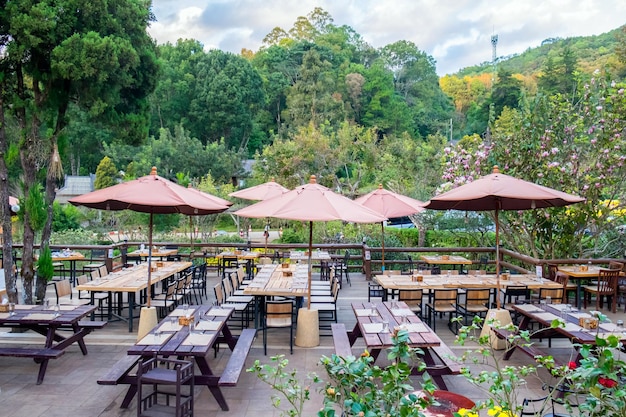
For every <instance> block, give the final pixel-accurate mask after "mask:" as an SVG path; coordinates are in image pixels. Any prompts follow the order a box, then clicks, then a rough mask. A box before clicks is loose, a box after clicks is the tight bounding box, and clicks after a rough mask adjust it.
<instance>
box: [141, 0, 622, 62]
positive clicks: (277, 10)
mask: <svg viewBox="0 0 626 417" xmlns="http://www.w3.org/2000/svg"><path fill="white" fill-rule="evenodd" d="M318 6H319V7H322V8H323V9H324V10H326V11H327V12H329V13H330V14H331V16H332V17H333V18H334V23H335V24H336V25H348V26H350V27H352V28H353V29H354V30H355V31H356V32H357V33H359V34H361V36H362V37H363V39H364V40H365V41H366V42H368V43H370V44H371V45H372V46H374V47H381V46H384V45H387V44H389V43H392V42H396V41H398V40H409V41H412V42H414V43H415V44H416V45H417V46H418V47H419V48H420V49H421V50H423V51H425V52H426V53H428V54H430V55H432V56H433V57H434V58H435V60H436V61H437V72H438V73H439V74H445V73H450V72H454V71H456V70H458V69H460V68H463V67H466V66H470V65H475V64H479V63H481V62H484V61H487V60H490V59H491V43H490V37H491V35H492V33H494V32H495V33H497V34H498V35H499V43H498V55H499V56H503V55H509V54H513V53H521V52H523V51H524V50H526V49H527V48H528V47H535V46H538V45H539V44H540V43H541V41H542V40H544V39H546V38H550V37H570V36H587V35H592V34H600V33H604V32H607V31H609V30H612V29H615V28H617V27H619V26H620V25H622V24H624V23H625V22H624V16H626V2H625V1H623V0H543V1H542V0H524V1H502V0H480V1H478V0H385V1H380V0H378V1H374V0H342V1H337V0H334V1H332V0H297V1H294V0H265V1H263V0H205V1H197V0H196V1H194V0H179V1H172V0H153V11H154V13H155V15H156V17H157V20H158V21H157V22H153V24H152V26H151V28H150V30H149V32H150V34H151V35H152V36H153V37H155V38H156V39H157V41H158V42H159V43H163V42H175V41H176V40H177V39H179V38H193V39H197V40H199V41H200V42H202V43H203V44H204V45H205V47H216V48H220V49H224V50H228V51H231V52H234V53H239V52H240V50H241V48H247V49H252V50H256V49H258V48H259V47H260V46H261V41H262V39H263V37H264V36H265V35H266V34H267V33H269V32H270V31H271V30H272V29H273V28H274V27H276V26H279V27H282V28H283V29H285V30H288V29H290V28H291V26H292V25H293V23H294V22H295V21H296V19H297V17H298V16H305V15H307V14H308V13H310V12H311V11H312V10H313V9H314V8H315V7H318Z"/></svg>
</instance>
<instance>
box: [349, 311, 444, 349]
mask: <svg viewBox="0 0 626 417" xmlns="http://www.w3.org/2000/svg"><path fill="white" fill-rule="evenodd" d="M372 309H374V310H375V314H376V315H373V313H372ZM352 311H353V312H354V314H355V316H356V319H357V325H358V328H359V329H360V333H361V334H360V335H359V336H362V337H363V340H364V341H365V344H366V345H367V347H368V348H369V349H370V350H374V349H376V350H378V349H384V348H389V347H391V346H393V344H392V341H391V336H392V332H394V331H395V329H396V328H398V329H401V328H403V327H404V328H405V329H406V330H408V332H409V345H410V346H412V347H421V348H427V347H434V346H439V345H440V344H441V343H442V342H441V339H440V338H439V336H437V335H436V334H435V333H434V332H433V331H432V329H431V328H430V327H428V325H427V324H426V323H424V322H423V321H422V320H421V319H420V318H419V317H417V315H416V314H415V313H414V312H413V311H411V310H410V309H409V307H408V306H407V305H406V304H405V303H404V302H402V301H398V302H384V303H382V302H379V303H368V302H359V303H352ZM383 322H387V323H388V324H389V330H388V331H387V332H385V331H383V330H382V323H383Z"/></svg>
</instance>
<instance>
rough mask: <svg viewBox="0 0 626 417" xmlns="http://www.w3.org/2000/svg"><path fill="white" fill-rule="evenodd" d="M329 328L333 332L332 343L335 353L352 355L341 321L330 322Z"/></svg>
mask: <svg viewBox="0 0 626 417" xmlns="http://www.w3.org/2000/svg"><path fill="white" fill-rule="evenodd" d="M330 329H331V331H332V333H333V344H334V346H335V354H336V355H338V356H343V357H344V358H345V357H347V356H354V355H353V353H352V346H351V345H350V338H349V336H348V331H347V330H346V326H345V325H344V324H343V323H332V324H331V325H330Z"/></svg>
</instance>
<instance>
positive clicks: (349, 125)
mask: <svg viewBox="0 0 626 417" xmlns="http://www.w3.org/2000/svg"><path fill="white" fill-rule="evenodd" d="M119 2H120V7H122V6H123V7H127V8H129V9H130V10H132V11H133V13H135V14H136V15H137V16H138V17H136V18H135V20H137V21H138V23H136V24H135V25H136V26H137V29H135V27H134V26H133V25H132V24H130V23H129V24H128V25H127V26H128V28H129V30H128V33H123V36H124V38H123V39H122V40H120V41H119V42H118V44H119V45H117V44H116V45H113V44H112V43H111V42H112V41H110V38H109V37H108V36H110V32H111V29H110V28H109V26H108V23H107V22H100V20H98V19H99V16H101V15H103V14H104V15H106V16H109V14H107V13H108V12H103V11H99V10H96V9H94V10H95V11H94V12H93V15H94V17H93V21H89V22H87V23H85V22H83V21H82V20H81V19H82V18H83V17H82V16H77V17H71V16H70V17H67V19H69V21H68V22H67V23H66V24H65V26H63V27H59V28H56V27H53V28H54V29H55V30H58V31H59V34H58V39H54V42H53V41H50V43H49V44H48V43H45V42H43V41H41V40H40V39H39V38H36V39H34V40H32V37H31V36H30V34H31V32H32V31H33V28H31V27H30V26H27V27H26V28H24V34H22V33H4V31H9V30H13V28H14V27H18V23H20V22H22V21H24V19H27V16H29V15H28V13H29V11H28V10H26V9H24V10H22V9H21V8H20V7H21V5H20V4H18V3H10V4H11V8H9V9H10V10H9V9H7V10H8V11H7V12H6V13H5V14H0V30H2V31H3V32H2V33H1V34H0V35H2V36H0V47H5V46H4V45H5V44H6V45H7V46H6V48H7V49H6V50H7V51H10V52H11V54H15V51H22V50H23V51H27V52H24V53H23V56H20V55H19V54H17V55H15V58H14V55H11V54H8V55H7V56H8V57H10V58H11V60H4V61H3V64H6V65H5V67H3V68H6V74H8V75H7V77H6V78H5V79H4V84H3V87H4V90H2V94H3V96H2V98H3V100H4V101H3V102H0V110H2V112H0V113H1V115H2V116H3V117H4V116H6V122H5V123H4V124H2V125H1V126H2V130H0V133H1V134H2V135H5V136H1V135H0V139H2V138H3V137H5V138H6V142H4V144H5V145H7V147H6V150H5V151H4V152H5V155H6V158H5V159H6V163H7V166H6V171H7V172H8V175H7V176H8V178H9V181H10V182H11V185H12V186H13V187H14V188H15V189H16V194H18V195H19V194H20V185H19V184H20V176H22V175H24V172H25V171H24V167H25V166H28V167H31V168H32V169H31V170H30V171H28V174H29V175H30V177H29V181H31V182H34V181H35V180H38V181H40V182H42V184H43V183H45V184H46V190H48V191H47V192H48V194H47V197H46V198H53V197H54V193H53V189H54V186H57V185H58V186H61V185H62V181H58V183H57V182H56V181H57V177H62V176H61V175H60V172H61V167H62V168H64V172H65V173H66V174H74V175H76V174H81V175H85V174H88V173H94V172H96V171H97V169H98V167H99V165H100V170H99V172H100V173H103V172H111V173H113V172H116V173H119V175H115V176H114V178H111V179H110V181H103V180H102V179H101V178H100V179H99V181H98V183H99V184H107V183H111V181H118V180H124V179H128V178H134V177H137V176H140V175H145V174H146V173H148V172H149V171H150V167H151V166H153V165H156V166H157V168H158V172H159V174H161V175H163V176H165V177H167V178H170V179H176V180H177V181H179V182H181V183H184V184H193V185H195V186H198V187H200V188H203V189H208V190H210V191H211V192H215V193H221V194H222V196H224V194H225V193H226V192H227V191H228V190H232V187H233V181H235V180H237V179H242V178H243V179H245V180H246V181H247V185H254V184H255V183H259V182H262V181H267V180H269V179H270V178H275V179H276V180H277V181H278V182H280V183H282V184H283V185H285V186H287V187H293V186H296V185H298V184H302V183H304V182H305V181H306V180H307V179H308V178H309V175H311V174H315V175H317V177H318V181H319V182H320V183H322V184H323V185H326V186H328V187H331V188H332V189H333V190H336V191H338V192H341V193H343V194H345V195H348V196H355V195H359V194H362V193H365V192H367V191H369V190H371V189H373V188H375V187H377V186H378V184H383V185H384V186H385V187H386V188H388V189H391V190H393V191H397V192H400V193H403V194H407V195H409V196H412V197H415V198H418V199H422V200H427V199H429V198H430V197H431V196H432V195H433V194H434V193H436V192H438V191H440V190H443V189H445V188H447V187H451V186H454V185H458V184H461V183H464V182H467V181H470V180H472V179H474V178H476V177H477V176H479V175H481V174H484V173H486V172H489V171H490V168H491V166H492V165H494V164H498V165H500V166H501V167H502V169H503V170H505V171H507V172H511V173H513V174H515V175H518V176H520V177H522V178H525V179H528V180H531V181H533V182H539V183H541V184H544V185H546V186H550V187H555V188H559V189H563V191H567V192H572V193H575V194H580V195H582V196H584V197H585V198H587V201H586V203H585V204H581V205H578V206H576V207H575V208H572V209H569V211H568V212H567V216H562V215H561V216H557V214H562V213H558V212H546V211H544V212H541V214H540V216H543V217H532V216H531V215H525V217H522V216H519V215H517V214H516V213H514V214H513V215H512V216H511V218H510V219H508V220H509V221H508V222H507V221H506V220H507V219H504V220H505V221H504V222H503V233H504V235H505V236H506V235H508V243H509V244H510V245H511V246H512V247H514V246H516V247H517V249H520V250H522V248H523V250H522V251H529V252H532V254H533V255H535V256H544V255H546V256H551V257H558V256H567V255H570V256H571V255H573V254H581V253H583V252H584V251H587V250H595V248H596V247H597V246H598V245H601V244H603V245H607V246H610V245H609V244H608V243H607V242H601V241H600V239H595V240H592V239H591V238H589V236H597V234H596V233H600V232H602V231H604V230H609V229H612V228H614V227H613V225H615V224H616V222H617V223H626V219H625V218H624V215H623V214H620V215H619V216H618V215H616V214H615V213H616V212H615V210H616V208H621V207H622V206H623V203H622V202H623V201H624V200H625V199H624V190H623V186H622V184H623V181H624V180H625V179H626V167H625V161H626V156H625V154H624V149H625V147H626V144H625V143H624V137H625V136H626V131H625V129H626V127H625V123H626V122H625V121H624V119H625V117H626V116H625V115H626V99H625V98H624V77H625V76H626V32H625V31H626V27H622V28H620V29H618V30H612V31H610V32H607V33H606V34H604V35H600V36H593V37H581V38H571V39H562V40H558V39H552V40H547V41H546V42H544V45H542V46H541V47H539V48H534V49H531V50H528V51H526V52H524V53H523V54H520V55H519V56H514V57H507V58H506V59H505V58H503V59H501V60H500V61H499V62H498V63H497V73H493V67H492V65H491V63H488V64H483V65H480V66H477V67H472V68H466V69H464V70H463V71H461V72H459V73H458V74H454V75H448V76H445V77H442V78H439V77H438V76H437V73H436V63H435V61H434V59H433V58H432V57H431V56H430V55H428V53H427V52H425V51H422V50H420V46H419V45H415V44H413V43H411V42H408V41H397V42H395V43H392V44H389V45H385V46H383V47H380V48H374V47H372V46H371V45H369V44H368V42H367V39H364V38H363V37H362V36H361V35H360V34H359V33H357V32H356V31H355V30H354V29H352V28H351V27H349V26H346V25H342V24H341V23H335V22H334V20H333V18H332V16H330V15H329V14H328V13H327V12H326V11H324V10H322V9H320V8H316V9H314V10H313V11H311V13H309V14H308V15H307V16H301V17H299V18H297V20H296V21H295V22H294V23H293V25H292V27H290V28H281V27H276V28H274V29H273V30H272V31H271V32H270V33H268V34H267V35H266V36H265V39H264V42H263V46H262V47H261V48H260V49H259V50H256V51H252V50H242V51H241V53H240V54H232V53H228V52H224V51H220V50H209V51H207V50H205V49H204V46H203V45H202V44H201V43H200V42H198V41H196V40H193V39H181V40H179V41H178V42H177V43H176V44H165V45H159V46H157V45H154V43H153V42H152V40H150V39H149V38H147V36H146V32H145V26H146V25H147V21H148V20H149V18H150V13H149V9H147V8H149V6H147V5H141V4H139V3H135V2H131V1H130V0H120V1H119ZM48 3H49V7H48V8H46V10H45V11H46V13H47V15H50V18H49V19H47V20H46V21H47V22H50V25H51V26H54V22H56V21H58V19H56V20H55V16H56V15H55V13H57V14H58V15H59V17H63V16H61V15H62V12H63V10H64V8H63V7H60V6H58V5H57V3H58V2H52V1H50V2H48ZM24 7H25V6H24ZM13 9H16V10H13ZM42 13H43V12H42ZM111 15H112V14H111ZM88 16H91V15H90V14H88ZM3 19H7V22H4V20H3ZM9 20H10V21H11V22H13V23H11V22H9ZM34 21H36V19H35V18H34V19H33V20H32V21H31V20H29V19H27V20H26V22H27V23H29V22H34ZM9 23H11V24H12V25H13V26H11V24H9ZM33 24H34V23H33ZM35 26H36V25H35ZM83 26H84V27H83ZM67 28H70V29H71V30H70V29H67ZM37 29H38V30H39V28H37ZM609 29H611V28H607V30H609ZM41 30H44V29H41ZM50 30H52V29H50ZM81 31H82V32H81ZM83 32H85V33H83ZM37 33H39V32H37ZM45 33H46V32H45V31H44V33H43V34H41V35H40V36H41V37H42V38H46V36H44V35H45ZM20 36H23V38H24V39H22V38H21V37H20ZM98 36H100V37H101V38H102V39H100V38H98ZM120 36H121V35H120ZM78 38H79V39H78ZM92 38H97V39H99V42H100V43H101V44H100V43H98V42H95V41H94V40H93V39H92ZM16 39H19V41H20V42H22V43H25V44H26V46H23V45H22V44H20V45H19V47H16V46H15V45H14V44H15V43H19V42H17V41H14V40H16ZM31 41H32V45H30V44H28V43H29V42H31ZM2 42H4V43H2ZM55 42H56V43H55ZM57 44H58V45H57ZM59 45H61V46H62V47H61V46H59ZM131 46H133V47H132V48H131ZM13 47H15V48H16V49H14V50H13V49H10V48H13ZM20 48H22V49H20ZM29 48H30V49H29ZM31 49H32V50H33V51H35V52H36V53H37V54H36V55H32V53H31V52H28V51H31ZM33 57H35V58H37V59H40V60H41V62H33V63H31V62H30V61H29V59H33ZM22 61H25V62H29V66H28V69H29V70H31V71H32V73H28V74H27V76H26V77H25V78H24V76H23V75H22V74H21V73H20V69H21V68H22V67H23V65H22ZM109 61H111V62H109ZM81 68H84V70H83V71H82V72H81V71H79V69H81ZM41 74H43V75H44V78H43V79H42V81H41V82H40V83H30V81H31V80H32V79H33V77H39V76H41ZM24 80H26V81H24ZM49 80H52V81H50V82H49V84H46V83H45V82H46V81H49ZM0 81H1V80H0ZM68 86H69V87H68ZM24 87H28V88H31V89H32V90H33V91H29V92H28V94H25V93H24V91H23V90H24ZM42 87H46V88H47V89H49V90H51V93H50V96H49V97H50V98H52V99H54V100H53V101H54V104H55V106H57V107H58V114H54V113H52V112H51V111H50V109H49V108H48V107H42V108H39V109H37V108H36V105H37V104H38V103H39V102H38V101H37V98H38V97H39V96H38V94H40V93H41V91H40V89H41V88H42ZM46 92H48V91H47V90H46ZM27 100H30V102H32V106H31V107H28V106H24V104H23V103H28V101H27ZM2 103H8V105H6V106H4V107H3V106H2ZM33 108H35V109H36V110H37V112H35V115H36V117H31V116H30V113H29V112H30V111H33V110H32V109H33ZM25 120H28V121H29V122H31V123H32V126H29V127H28V128H26V123H25ZM34 133H37V135H35V136H37V141H36V142H35V143H36V144H37V146H32V147H31V148H29V146H28V144H29V143H30V142H28V141H27V140H24V138H29V137H31V136H33V135H34ZM49 136H50V137H51V138H52V139H51V140H50V141H47V139H48V138H49ZM44 139H46V140H44ZM2 144H3V142H2V140H0V145H2ZM0 151H2V148H1V147H0ZM27 151H30V152H27ZM105 156H106V157H108V158H107V159H104V157H105ZM251 158H253V159H254V160H255V163H254V166H253V170H252V174H251V175H248V174H247V173H244V171H243V161H245V160H248V159H251ZM25 162H28V163H29V164H30V165H29V164H25ZM1 168H2V165H1V164H0V169H1ZM105 168H106V169H105ZM51 173H54V174H55V175H56V176H57V177H51V175H50V174H51ZM46 174H48V175H46ZM32 190H34V191H32V192H33V193H37V192H38V191H37V190H35V189H34V188H32ZM22 192H23V190H22ZM49 211H50V213H51V212H52V210H51V209H50V210H49ZM545 213H548V215H547V216H546V214H545ZM620 213H621V212H620ZM533 215H535V216H536V214H533ZM50 216H51V214H50ZM504 216H506V215H503V217H504ZM521 219H523V220H524V221H523V222H522V223H516V222H518V221H520V220H521ZM556 219H560V220H556ZM556 234H558V235H559V236H561V238H559V239H555V238H554V237H555V235H556ZM590 248H591V249H590Z"/></svg>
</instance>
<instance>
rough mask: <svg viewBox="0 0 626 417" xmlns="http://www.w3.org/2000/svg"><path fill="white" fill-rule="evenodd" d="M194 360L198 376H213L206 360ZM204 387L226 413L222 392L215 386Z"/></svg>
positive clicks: (198, 358) (200, 358)
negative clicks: (198, 371) (198, 372)
mask: <svg viewBox="0 0 626 417" xmlns="http://www.w3.org/2000/svg"><path fill="white" fill-rule="evenodd" d="M195 359H196V364H197V365H198V369H199V370H200V374H202V375H203V376H211V375H213V372H212V371H211V367H210V366H209V363H208V362H207V361H206V358H204V357H199V356H197V357H195ZM206 386H207V388H208V389H209V391H211V394H213V397H215V400H216V401H217V403H218V404H219V406H220V408H221V409H222V411H228V404H227V403H226V398H224V395H223V394H222V390H220V387H218V386H217V384H215V385H213V384H206Z"/></svg>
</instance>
